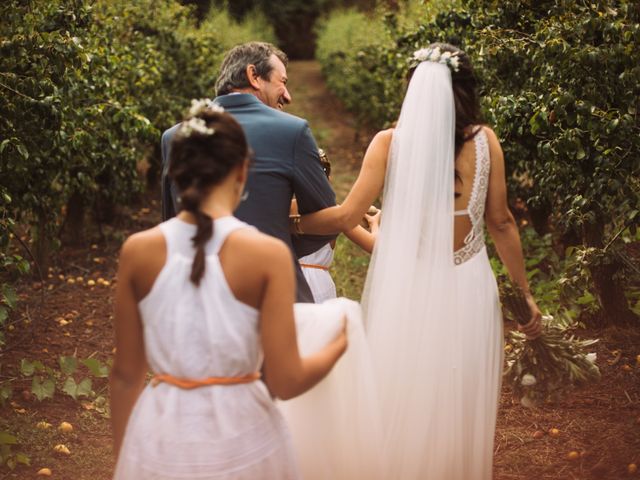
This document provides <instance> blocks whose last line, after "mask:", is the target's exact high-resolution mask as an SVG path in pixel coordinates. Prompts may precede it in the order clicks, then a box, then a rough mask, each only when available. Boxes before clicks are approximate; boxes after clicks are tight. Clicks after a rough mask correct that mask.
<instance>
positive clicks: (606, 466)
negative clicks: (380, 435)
mask: <svg viewBox="0 0 640 480" xmlns="http://www.w3.org/2000/svg"><path fill="white" fill-rule="evenodd" d="M289 77H290V78H291V90H292V94H293V99H294V102H293V104H292V105H291V108H289V111H290V112H291V113H294V114H297V115H300V116H303V117H305V118H308V119H309V121H310V125H311V128H312V130H313V132H314V134H315V136H316V138H317V140H318V144H319V146H320V147H322V148H324V149H325V150H326V151H327V153H328V156H329V158H330V160H331V161H332V163H333V171H334V173H333V182H334V186H335V188H336V191H337V192H338V197H339V199H340V198H342V197H343V196H344V194H345V193H346V192H347V191H348V189H349V187H350V185H351V184H352V183H353V181H354V179H355V176H356V175H357V171H358V167H359V162H360V160H361V158H362V155H363V152H364V149H365V148H366V143H367V142H368V140H369V139H370V138H371V132H360V135H356V128H355V125H354V123H353V120H352V119H351V117H350V116H349V115H348V114H347V113H346V112H345V111H344V110H343V108H342V107H341V105H340V103H339V102H338V101H337V100H336V99H335V98H334V97H333V96H332V95H330V94H329V93H328V92H327V91H326V87H325V85H324V82H323V80H322V76H321V73H320V70H319V66H318V64H317V63H315V62H293V63H292V64H291V65H290V68H289ZM159 220H160V215H159V195H158V194H157V192H150V193H148V194H147V195H145V196H143V197H141V198H140V199H139V201H138V202H137V204H135V205H133V206H128V207H126V208H124V209H123V210H122V212H121V214H120V216H119V217H118V220H117V222H116V224H114V225H111V226H108V227H103V229H102V232H101V233H100V234H98V232H94V233H93V234H88V235H87V239H86V240H85V241H84V242H80V244H79V245H76V246H67V247H64V248H62V249H61V251H60V252H59V254H58V255H57V256H56V258H55V259H54V263H53V265H52V268H51V270H50V271H48V272H44V275H43V276H44V278H43V279H42V280H43V281H41V280H40V279H39V278H36V279H35V280H34V279H31V280H29V281H26V280H22V281H21V282H20V283H19V284H18V285H17V287H18V291H19V298H20V303H19V307H18V308H17V309H16V311H14V312H13V313H12V316H11V318H10V321H11V324H12V329H11V331H9V332H7V343H6V345H5V347H3V350H2V351H0V387H2V386H3V385H5V386H6V385H10V386H11V387H12V388H13V395H12V397H11V399H10V400H8V401H7V402H5V404H4V406H2V407H0V430H4V431H8V432H11V433H12V434H14V435H15V436H16V437H17V439H18V442H19V443H18V444H17V445H14V446H13V447H12V450H13V452H20V453H24V454H26V455H27V456H28V457H29V458H30V462H31V465H30V466H17V467H16V468H15V469H14V470H9V469H7V468H6V467H0V479H5V478H7V479H8V478H11V479H13V478H19V479H28V478H36V472H38V470H39V469H41V468H43V467H47V468H50V469H51V470H52V472H53V475H52V478H58V479H69V480H71V479H74V480H106V479H108V478H110V476H111V474H112V469H113V455H112V451H111V437H110V427H109V420H108V408H105V405H104V404H103V401H104V399H105V398H108V391H107V380H106V379H105V378H98V377H96V376H95V375H90V374H89V373H88V371H87V369H84V367H80V369H79V370H78V372H77V373H76V374H75V378H76V380H77V381H80V379H81V378H83V377H84V376H86V377H88V378H90V379H91V380H92V388H91V390H92V393H91V394H90V395H89V396H86V397H80V398H79V399H78V400H74V399H73V398H71V397H70V396H68V395H66V394H64V393H62V392H61V391H60V390H58V391H57V392H56V394H55V396H54V397H53V399H49V400H44V401H38V400H37V399H36V398H35V397H34V396H33V394H31V393H30V391H31V382H32V378H31V377H24V376H23V375H21V374H20V362H21V360H22V359H28V360H30V361H33V360H40V361H41V362H43V364H45V365H47V366H49V367H51V368H52V371H53V372H54V375H55V376H57V377H58V379H57V380H56V381H57V382H58V387H60V386H61V384H62V382H63V380H64V378H65V376H63V375H62V374H61V372H60V366H59V364H58V358H59V357H60V356H75V357H77V358H79V359H86V358H96V359H99V360H100V361H101V362H103V363H106V362H109V361H110V358H111V357H112V353H113V331H112V326H111V322H112V297H113V288H114V285H115V283H116V279H115V271H116V262H117V253H118V250H119V247H120V245H121V243H122V241H123V239H124V238H126V236H127V235H128V234H130V233H132V232H134V231H138V230H141V229H144V228H148V227H150V226H152V225H154V224H156V223H157V222H159ZM367 264H368V258H367V255H366V254H364V253H362V252H360V251H359V250H358V249H357V248H356V247H353V246H352V245H351V244H349V242H347V241H345V240H344V239H342V238H340V240H339V242H338V247H337V253H336V262H335V265H334V267H333V269H332V273H333V275H334V277H335V278H336V281H337V285H338V290H339V293H340V294H343V295H347V296H350V297H351V298H359V295H360V292H361V289H362V284H363V282H364V275H365V272H366V267H367ZM70 280H72V281H70ZM89 280H92V281H93V282H94V285H89V283H91V282H89ZM101 280H102V281H101ZM62 320H64V321H62ZM506 328H507V329H508V328H509V325H507V327H506ZM578 333H579V335H580V336H581V337H584V338H600V339H601V340H600V342H599V343H598V344H597V345H596V348H595V351H596V352H597V354H598V365H599V366H600V369H601V372H602V381H601V382H600V383H599V384H596V385H592V386H590V387H588V388H585V389H582V390H580V391H577V392H575V394H574V395H573V396H571V397H570V398H568V399H566V400H564V401H563V402H561V403H560V404H557V405H544V406H542V407H540V408H534V409H525V408H524V407H522V406H521V405H519V404H518V403H517V402H513V401H512V397H511V392H510V391H509V389H508V388H506V387H504V388H503V394H502V401H501V405H500V410H499V415H498V424H497V430H496V441H495V468H494V479H495V480H512V479H519V480H521V479H522V480H523V479H554V480H556V479H557V480H560V479H562V480H565V479H611V480H619V479H625V478H640V474H638V473H629V472H628V466H629V464H632V463H634V464H638V463H640V381H639V380H640V359H637V357H636V356H637V355H638V354H640V331H638V329H617V328H609V329H604V330H597V331H594V330H588V331H580V332H578ZM40 421H46V422H48V423H50V424H52V425H53V427H51V428H49V429H45V430H43V429H39V428H37V427H36V424H37V423H38V422H40ZM62 421H67V422H70V423H71V424H72V425H73V427H74V430H73V432H70V433H62V432H60V431H58V430H57V429H56V426H57V425H58V424H59V423H60V422H62ZM552 428H555V429H557V430H558V433H557V435H551V434H549V431H550V430H551V429H552ZM535 432H541V433H538V434H536V436H535V437H534V433H535ZM57 444H64V445H66V446H67V447H68V448H69V450H70V455H64V454H58V453H55V452H54V450H53V448H54V446H55V445H57ZM572 451H575V452H577V454H576V455H577V458H576V459H573V460H569V459H568V457H567V455H568V454H569V452H572ZM469 480H473V479H469Z"/></svg>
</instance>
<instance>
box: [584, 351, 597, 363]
mask: <svg viewBox="0 0 640 480" xmlns="http://www.w3.org/2000/svg"><path fill="white" fill-rule="evenodd" d="M585 357H586V359H587V361H589V362H591V363H596V360H597V358H598V354H597V353H595V352H592V353H587V354H586V355H585Z"/></svg>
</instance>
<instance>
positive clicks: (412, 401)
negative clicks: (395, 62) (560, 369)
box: [363, 62, 503, 480]
mask: <svg viewBox="0 0 640 480" xmlns="http://www.w3.org/2000/svg"><path fill="white" fill-rule="evenodd" d="M454 122H455V110H454V104H453V92H452V88H451V76H450V71H449V70H448V68H447V67H446V66H444V65H440V64H436V63H432V62H424V63H422V64H421V65H420V66H419V67H418V68H417V70H416V72H415V74H414V76H413V79H412V81H411V83H410V85H409V88H408V91H407V96H406V97H405V101H404V104H403V107H402V112H401V115H400V119H399V122H398V127H397V128H396V130H395V131H394V134H393V140H392V145H391V153H390V156H389V160H388V166H387V175H386V180H385V198H384V203H383V206H382V211H383V212H384V221H383V223H382V224H381V228H380V232H379V235H378V238H377V242H376V248H375V250H374V254H373V258H372V261H371V266H370V268H369V273H368V277H367V283H366V286H365V294H364V298H363V307H364V312H365V320H366V327H367V335H368V339H369V342H370V345H371V353H372V356H373V359H374V362H375V367H374V368H375V373H376V380H377V382H378V385H379V393H380V413H381V417H382V422H383V429H384V452H385V465H384V478H385V479H387V480H394V479H397V480H422V479H428V480H471V479H473V480H489V479H490V478H491V475H492V473H491V472H492V460H493V437H494V431H495V421H496V415H497V406H498V398H499V390H500V383H501V365H502V351H503V350H502V344H503V339H502V317H501V311H500V304H499V299H498V291H497V285H496V280H495V277H494V276H493V273H492V271H491V267H490V263H489V259H488V257H487V252H486V248H485V245H484V228H483V227H484V221H483V218H484V208H485V200H486V195H487V189H488V182H489V171H490V157H489V149H488V141H487V137H486V134H485V132H484V131H480V132H479V133H478V134H477V135H476V136H475V138H474V142H475V146H476V159H475V160H476V170H475V178H474V184H473V188H472V194H471V197H470V202H469V205H468V209H467V211H465V212H459V213H460V214H468V215H469V218H470V220H471V223H472V229H471V231H470V233H469V235H468V236H467V237H466V239H465V246H464V247H463V248H462V249H460V250H459V251H457V252H453V248H452V245H453V231H454V228H453V223H454V175H455V172H454Z"/></svg>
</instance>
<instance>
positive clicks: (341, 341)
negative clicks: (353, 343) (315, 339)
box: [332, 315, 349, 355]
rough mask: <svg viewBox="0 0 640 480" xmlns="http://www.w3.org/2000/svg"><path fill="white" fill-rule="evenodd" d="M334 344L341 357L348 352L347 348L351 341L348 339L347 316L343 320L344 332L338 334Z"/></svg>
mask: <svg viewBox="0 0 640 480" xmlns="http://www.w3.org/2000/svg"><path fill="white" fill-rule="evenodd" d="M332 343H333V344H334V345H335V346H336V348H337V349H338V351H339V352H340V355H342V354H343V353H344V352H346V350H347V346H348V344H349V339H348V337H347V316H346V315H345V316H344V317H343V318H342V330H340V333H338V335H337V336H336V338H334V339H333V342H332Z"/></svg>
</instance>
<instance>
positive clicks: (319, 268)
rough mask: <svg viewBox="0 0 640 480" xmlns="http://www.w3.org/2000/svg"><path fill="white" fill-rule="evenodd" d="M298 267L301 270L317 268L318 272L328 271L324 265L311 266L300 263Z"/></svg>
mask: <svg viewBox="0 0 640 480" xmlns="http://www.w3.org/2000/svg"><path fill="white" fill-rule="evenodd" d="M300 266H301V267H302V268H317V269H318V270H325V271H329V267H325V266H324V265H311V264H310V263H301V264H300Z"/></svg>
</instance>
